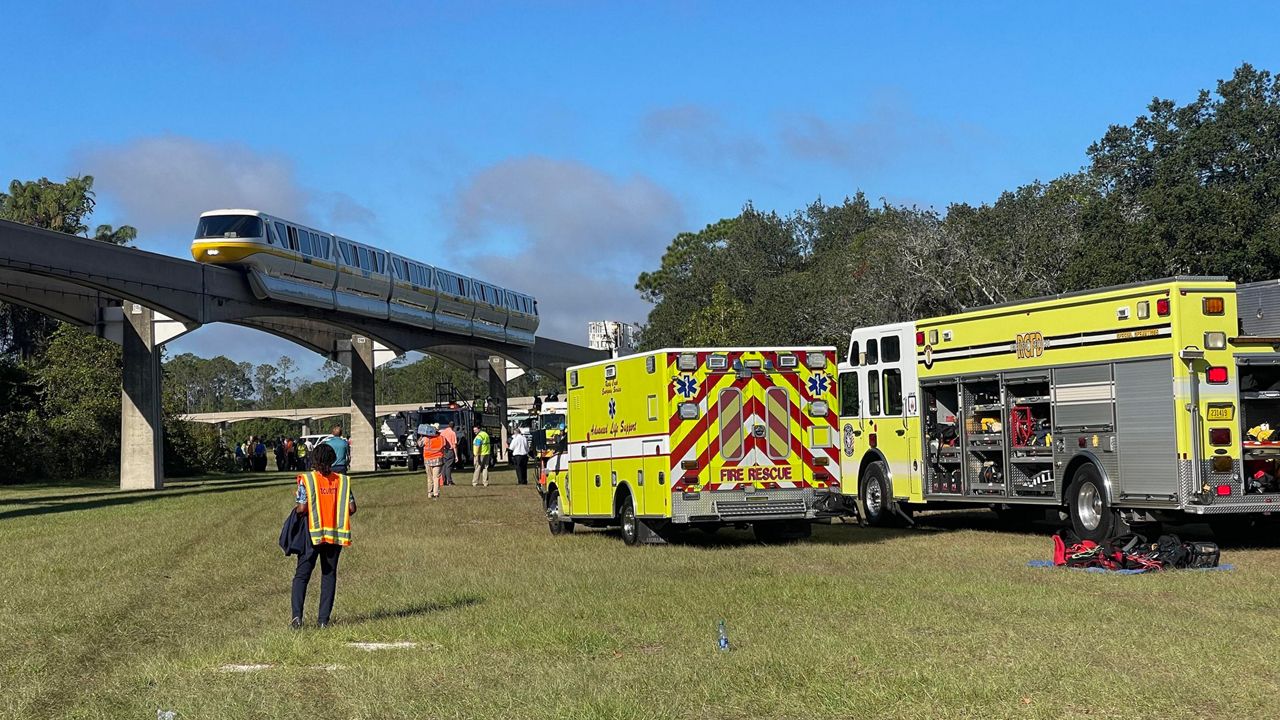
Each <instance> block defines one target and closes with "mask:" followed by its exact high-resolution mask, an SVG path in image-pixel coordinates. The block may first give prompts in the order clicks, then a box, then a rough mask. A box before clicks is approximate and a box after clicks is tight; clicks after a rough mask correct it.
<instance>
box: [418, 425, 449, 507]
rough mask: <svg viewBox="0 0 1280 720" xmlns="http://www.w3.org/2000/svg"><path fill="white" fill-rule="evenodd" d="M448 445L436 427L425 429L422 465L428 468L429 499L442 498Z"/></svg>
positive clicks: (430, 426) (429, 426)
mask: <svg viewBox="0 0 1280 720" xmlns="http://www.w3.org/2000/svg"><path fill="white" fill-rule="evenodd" d="M447 445H448V443H447V442H446V441H445V439H444V436H443V435H441V434H440V431H439V430H437V429H436V428H435V426H434V425H428V426H427V427H426V428H424V432H423V435H422V464H423V465H425V466H426V468H427V497H433V498H438V497H440V478H441V476H442V474H443V471H444V453H445V450H446V449H447Z"/></svg>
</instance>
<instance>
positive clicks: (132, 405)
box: [120, 303, 164, 490]
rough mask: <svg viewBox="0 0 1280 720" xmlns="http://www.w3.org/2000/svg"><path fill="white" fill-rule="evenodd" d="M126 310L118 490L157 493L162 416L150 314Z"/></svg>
mask: <svg viewBox="0 0 1280 720" xmlns="http://www.w3.org/2000/svg"><path fill="white" fill-rule="evenodd" d="M129 306H130V309H129V312H127V313H125V314H124V322H123V323H122V326H123V327H122V330H123V337H122V338H121V341H122V342H121V347H122V348H123V359H124V362H123V364H124V372H123V373H122V377H121V382H120V489H121V490H159V489H160V488H162V487H164V413H163V410H162V406H161V393H160V377H161V370H160V344H159V343H157V342H156V336H155V330H156V325H155V322H154V320H155V317H154V316H155V313H154V312H153V311H152V310H151V309H150V308H146V307H143V306H141V305H137V304H134V303H129Z"/></svg>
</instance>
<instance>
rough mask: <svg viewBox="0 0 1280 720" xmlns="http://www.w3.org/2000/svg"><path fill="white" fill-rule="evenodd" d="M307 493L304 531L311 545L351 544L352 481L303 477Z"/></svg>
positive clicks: (312, 475)
mask: <svg viewBox="0 0 1280 720" xmlns="http://www.w3.org/2000/svg"><path fill="white" fill-rule="evenodd" d="M302 484H303V487H305V488H306V490H307V530H308V532H309V533H310V535H311V544H312V545H319V544H321V543H330V544H333V545H344V546H345V545H350V544H351V503H350V502H349V499H350V498H351V478H349V477H347V476H346V475H328V476H325V475H320V474H319V473H316V472H309V473H306V474H304V475H303V476H302Z"/></svg>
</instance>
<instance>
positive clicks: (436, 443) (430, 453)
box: [422, 435, 446, 460]
mask: <svg viewBox="0 0 1280 720" xmlns="http://www.w3.org/2000/svg"><path fill="white" fill-rule="evenodd" d="M445 444H446V443H445V439H444V436H443V435H436V436H434V437H425V438H423V439H422V459H423V460H439V459H440V458H443V457H444V446H445Z"/></svg>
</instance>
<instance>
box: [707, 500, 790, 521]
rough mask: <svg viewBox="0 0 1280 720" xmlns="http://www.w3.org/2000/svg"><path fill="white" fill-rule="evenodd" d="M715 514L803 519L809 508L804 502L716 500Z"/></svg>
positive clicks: (726, 516)
mask: <svg viewBox="0 0 1280 720" xmlns="http://www.w3.org/2000/svg"><path fill="white" fill-rule="evenodd" d="M714 507H715V511H716V514H717V515H719V516H720V517H722V518H745V517H752V518H757V517H781V516H792V517H804V516H805V515H807V514H808V512H809V508H808V507H807V506H806V505H805V502H804V500H800V499H795V500H773V499H770V500H766V501H764V502H752V501H750V500H718V501H716V502H715V503H714Z"/></svg>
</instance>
